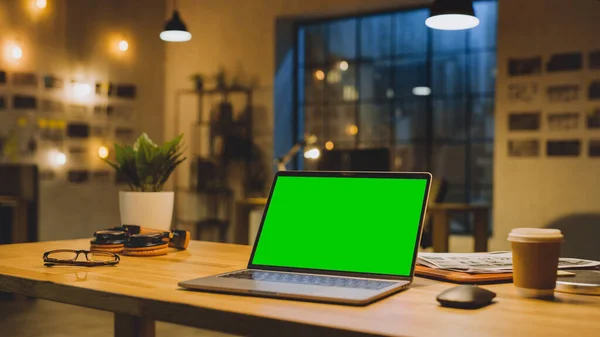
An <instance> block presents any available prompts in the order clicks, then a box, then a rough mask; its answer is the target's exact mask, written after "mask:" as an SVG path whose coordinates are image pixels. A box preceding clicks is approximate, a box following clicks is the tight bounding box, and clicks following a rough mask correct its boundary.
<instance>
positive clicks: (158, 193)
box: [105, 133, 186, 230]
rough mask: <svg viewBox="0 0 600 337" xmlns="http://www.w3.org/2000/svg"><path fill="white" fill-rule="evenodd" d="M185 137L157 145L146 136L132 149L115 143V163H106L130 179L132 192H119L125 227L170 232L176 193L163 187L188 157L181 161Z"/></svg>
mask: <svg viewBox="0 0 600 337" xmlns="http://www.w3.org/2000/svg"><path fill="white" fill-rule="evenodd" d="M182 138H183V134H180V135H179V136H177V137H176V138H175V139H173V140H171V141H168V142H166V143H164V144H163V145H162V146H158V145H156V144H154V143H153V142H152V140H151V139H150V138H149V137H148V135H147V134H145V133H143V134H142V135H141V136H140V137H139V138H138V139H137V140H136V141H135V143H134V144H133V146H120V145H118V144H115V156H116V162H111V161H109V160H106V159H105V161H106V162H107V163H108V164H109V165H110V166H112V167H113V168H114V169H115V170H116V171H117V174H122V175H124V176H125V177H127V180H128V182H129V186H130V187H131V191H130V192H126V191H121V192H119V208H120V211H121V224H122V225H139V226H144V227H149V228H156V229H164V230H169V228H170V227H171V219H172V217H173V202H174V199H175V195H174V193H173V192H164V191H163V190H162V189H163V185H164V184H165V182H166V181H167V179H168V178H169V176H170V175H171V173H173V170H175V168H176V167H177V166H179V164H181V163H182V162H183V161H184V160H185V159H186V158H181V155H182V151H181V146H182V144H181V140H182Z"/></svg>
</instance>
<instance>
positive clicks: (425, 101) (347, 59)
mask: <svg viewBox="0 0 600 337" xmlns="http://www.w3.org/2000/svg"><path fill="white" fill-rule="evenodd" d="M474 7H475V12H476V15H477V16H478V17H479V19H480V21H481V24H480V25H479V26H478V27H476V28H474V29H471V30H466V31H440V30H432V29H430V28H428V27H426V26H425V24H424V22H425V19H426V18H427V16H428V12H429V11H428V9H425V8H423V9H413V10H404V11H399V12H392V13H384V14H378V15H368V16H360V17H351V18H339V19H332V20H323V21H317V22H306V23H303V24H301V25H300V26H299V27H298V35H297V37H298V46H297V51H298V54H297V86H296V88H297V90H296V94H297V112H298V113H297V116H298V119H297V129H298V131H299V132H298V134H299V135H303V134H306V133H308V134H315V135H316V136H317V137H318V139H319V141H320V143H321V144H325V143H326V142H330V143H329V146H331V145H333V146H334V148H335V149H369V148H387V149H389V151H390V153H391V161H390V162H391V167H390V169H391V170H398V171H423V170H426V171H430V172H432V173H433V174H434V176H435V177H443V179H444V180H445V181H446V183H447V192H446V195H445V198H444V201H445V202H491V198H492V151H493V139H494V116H493V113H494V87H495V73H496V24H497V3H496V1H477V2H475V4H474ZM300 165H304V167H309V168H310V167H312V166H314V164H313V163H312V162H308V161H305V162H304V163H300ZM468 220H469V219H467V218H463V219H456V221H454V222H453V228H452V230H453V232H455V233H456V232H459V233H460V232H465V233H466V232H469V231H470V222H469V221H468Z"/></svg>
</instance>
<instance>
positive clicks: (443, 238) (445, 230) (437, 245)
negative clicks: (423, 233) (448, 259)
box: [431, 210, 450, 253]
mask: <svg viewBox="0 0 600 337" xmlns="http://www.w3.org/2000/svg"><path fill="white" fill-rule="evenodd" d="M431 215H432V217H433V228H432V231H433V250H434V251H435V252H436V253H446V252H448V249H449V240H450V223H449V220H450V219H449V217H448V212H446V211H445V210H434V211H432V213H431Z"/></svg>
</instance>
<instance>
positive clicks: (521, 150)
mask: <svg viewBox="0 0 600 337" xmlns="http://www.w3.org/2000/svg"><path fill="white" fill-rule="evenodd" d="M539 155H540V141H539V140H537V139H518V140H517V139H513V140H509V141H508V156H509V157H537V156H539Z"/></svg>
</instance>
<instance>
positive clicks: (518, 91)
mask: <svg viewBox="0 0 600 337" xmlns="http://www.w3.org/2000/svg"><path fill="white" fill-rule="evenodd" d="M537 95H538V85H537V83H512V84H509V85H508V101H509V102H511V103H529V102H533V101H534V100H535V99H536V98H537Z"/></svg>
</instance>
